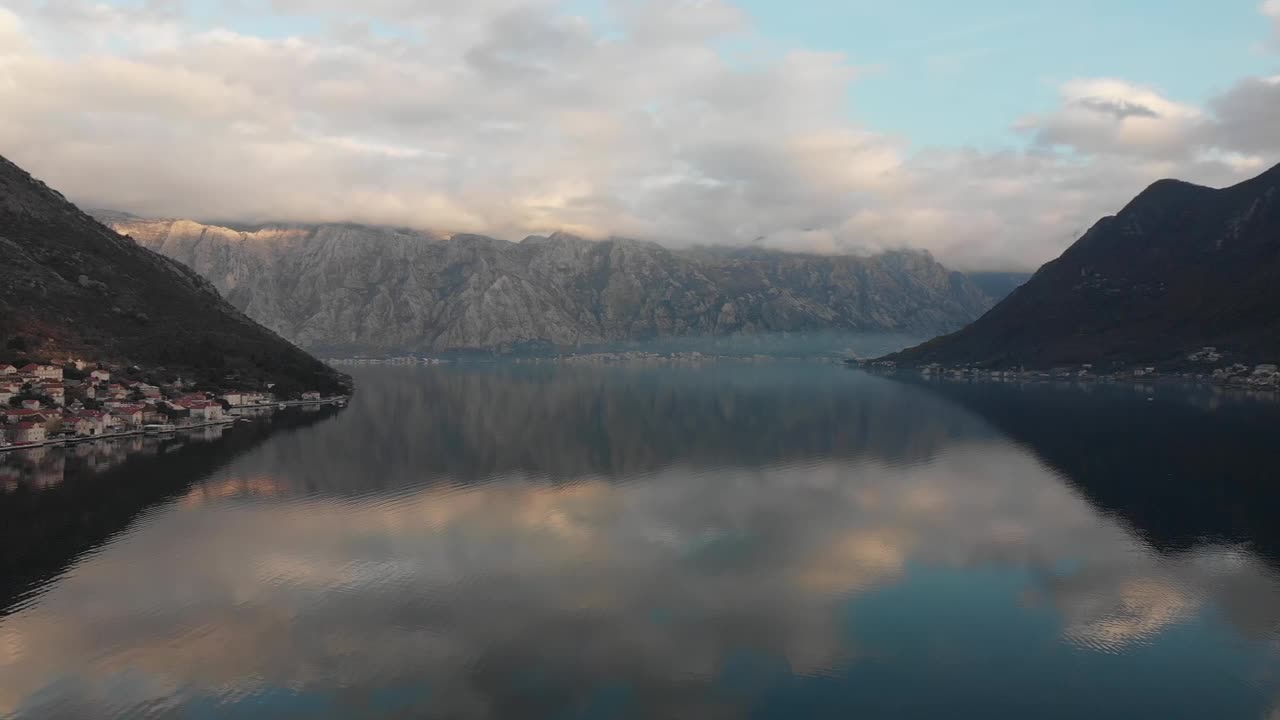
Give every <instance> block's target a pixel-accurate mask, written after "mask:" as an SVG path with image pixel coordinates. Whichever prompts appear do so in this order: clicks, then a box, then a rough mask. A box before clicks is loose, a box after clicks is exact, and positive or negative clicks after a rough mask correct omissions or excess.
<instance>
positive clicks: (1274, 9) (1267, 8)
mask: <svg viewBox="0 0 1280 720" xmlns="http://www.w3.org/2000/svg"><path fill="white" fill-rule="evenodd" d="M1259 10H1261V11H1262V14H1263V15H1266V16H1267V17H1269V18H1271V22H1272V26H1273V28H1274V30H1275V34H1276V37H1277V38H1280V0H1266V2H1264V3H1262V5H1261V7H1260V8H1259Z"/></svg>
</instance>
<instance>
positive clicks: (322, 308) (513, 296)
mask: <svg viewBox="0 0 1280 720" xmlns="http://www.w3.org/2000/svg"><path fill="white" fill-rule="evenodd" d="M99 217H101V218H103V220H104V221H105V222H107V223H109V224H110V225H112V226H113V227H114V228H115V229H116V230H118V231H119V232H121V233H124V234H127V235H129V236H131V237H132V238H134V239H135V240H136V241H137V242H138V243H139V244H141V245H142V246H144V247H147V248H150V249H152V250H156V251H157V252H160V253H163V254H165V255H167V256H169V257H171V258H174V259H176V260H179V261H180V262H182V263H184V264H187V265H189V266H191V267H192V268H194V269H195V270H196V271H197V272H199V273H200V274H201V275H203V276H204V277H206V278H208V279H209V280H210V281H211V282H212V283H213V284H214V285H215V286H216V287H217V288H218V289H219V290H220V291H221V292H222V293H223V295H224V296H225V297H226V298H227V299H228V300H229V301H230V302H231V303H232V304H234V305H235V306H236V307H238V308H240V309H242V310H243V311H244V312H245V313H247V314H248V315H249V316H250V317H253V318H255V319H256V320H258V321H259V322H261V323H263V324H265V325H266V326H267V327H270V328H272V329H273V330H275V331H276V332H279V333H280V334H282V335H284V336H285V337H287V338H290V339H292V340H293V341H295V342H297V343H298V344H300V345H302V346H303V347H306V348H309V349H312V350H315V351H318V352H326V353H334V354H341V353H392V352H441V351H456V350H473V349H481V350H494V349H512V348H522V347H529V348H532V347H538V346H543V347H546V346H580V345H591V344H600V343H609V342H615V341H629V340H648V339H658V338H669V337H682V336H725V335H735V334H755V333H769V332H782V331H787V332H805V331H819V330H847V331H889V332H901V333H905V334H914V335H916V336H928V335H933V334H937V333H939V332H945V331H949V330H953V329H955V328H957V327H960V326H962V325H963V324H964V323H966V322H969V321H970V320H972V319H974V318H976V317H977V316H978V315H980V314H981V313H982V312H984V311H985V310H986V309H987V308H988V307H989V306H990V305H991V304H992V302H993V301H992V300H991V299H990V298H988V297H987V296H986V295H985V294H984V293H983V292H982V291H981V290H980V289H978V288H977V287H976V286H975V285H974V284H972V283H971V282H969V281H968V280H967V279H966V278H965V277H964V276H963V275H960V274H957V273H953V272H950V271H948V270H947V269H946V268H945V267H943V266H942V265H940V264H938V263H937V262H935V261H934V260H933V259H932V258H931V257H929V256H928V255H925V254H920V253H907V252H901V253H888V254H885V255H881V256H878V257H873V258H855V257H823V256H815V255H800V254H788V253H781V252H770V251H763V250H710V249H703V250H694V251H673V250H670V249H667V248H664V247H662V246H659V245H656V244H653V243H646V242H640V241H635V240H620V239H611V240H606V241H599V242H597V241H589V240H583V239H581V238H576V237H573V236H570V235H565V234H556V235H552V236H550V237H540V236H534V237H529V238H526V239H524V240H523V241H521V242H518V243H512V242H507V241H505V240H497V239H494V238H490V237H483V236H478V235H457V236H454V237H452V238H449V239H442V238H438V237H432V236H429V235H426V234H423V233H418V232H413V231H407V230H397V229H389V228H378V227H367V226H358V225H320V226H288V225H268V226H262V227H255V228H239V229H233V228H228V227H220V226H216V225H205V224H201V223H196V222H191V221H187V220H147V219H140V218H135V217H131V216H126V215H120V214H100V215H99Z"/></svg>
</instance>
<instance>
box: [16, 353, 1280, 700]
mask: <svg viewBox="0 0 1280 720" xmlns="http://www.w3.org/2000/svg"><path fill="white" fill-rule="evenodd" d="M356 381H357V387H358V392H357V394H356V396H355V397H354V398H353V401H352V403H351V405H350V407H348V408H346V409H344V410H342V411H340V412H339V411H330V410H325V411H318V412H315V413H311V414H304V413H298V412H290V413H285V414H282V415H279V416H276V417H274V418H271V419H261V420H258V421H256V422H254V423H249V424H245V425H240V426H236V427H235V428H233V429H231V430H228V431H227V432H226V433H223V434H219V435H217V436H211V437H205V438H199V439H193V440H188V441H183V442H176V443H174V444H172V445H171V446H166V445H154V444H153V445H145V444H143V443H141V442H140V441H139V443H137V444H136V447H135V446H129V447H120V448H117V449H115V450H110V449H107V448H103V449H99V450H95V451H89V450H80V449H68V450H60V449H56V450H43V451H40V454H39V455H38V456H33V455H31V454H23V453H15V454H10V455H9V456H8V457H5V458H3V459H0V482H3V483H4V486H3V494H0V522H3V528H0V543H2V544H3V550H2V551H0V558H3V559H4V565H3V568H4V582H3V584H2V585H0V606H2V607H3V608H4V610H3V611H0V717H6V718H10V717H11V718H23V719H25V718H151V717H154V718H215V717H216V718H223V717H226V718H384V717H385V718H409V717H412V718H418V717H440V718H499V717H502V718H506V717H514V718H615V717H616V718H631V717H634V718H649V717H698V718H747V717H750V718H796V717H816V718H825V717H831V718H837V717H838V718H845V717H892V718H937V717H940V716H951V717H983V718H1023V717H1028V716H1032V717H1041V718H1076V717H1093V718H1133V717H1160V718H1205V717H1213V718H1252V719H1255V720H1268V719H1270V718H1274V717H1277V713H1278V712H1280V709H1278V708H1280V530H1278V529H1277V528H1276V523H1275V519H1276V517H1277V510H1280V488H1278V483H1277V482H1276V480H1277V477H1278V476H1280V473H1277V471H1276V468H1277V467H1278V466H1280V445H1278V444H1277V443H1276V438H1277V428H1280V407H1277V404H1276V403H1275V401H1274V397H1271V396H1251V395H1246V394H1231V393H1225V392H1221V391H1215V390H1212V389H1206V388H1179V387H1170V386H1159V387H1155V386H1153V387H1135V386H1085V387H1076V386H1063V387H1057V386H1052V385H1014V384H972V385H970V384H963V385H962V384H945V383H942V384H931V385H928V384H922V383H915V382H903V381H898V380H894V379H888V378H881V377H875V376H871V375H866V374H863V373H860V372H857V371H852V370H848V369H846V368H843V367H837V366H828V365H814V364H788V363H777V364H759V365H752V364H741V365H738V364H716V365H706V366H698V367H678V366H677V367H572V366H546V365H504V364H492V365H483V364H473V365H457V366H432V367H362V368H358V369H357V372H356Z"/></svg>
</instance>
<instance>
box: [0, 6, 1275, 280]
mask: <svg viewBox="0 0 1280 720" xmlns="http://www.w3.org/2000/svg"><path fill="white" fill-rule="evenodd" d="M1275 128H1280V0H1264V1H1260V0H1215V1H1214V2H1205V1H1204V0H1159V1H1157V0H1126V1H1123V2H1122V1H1117V0H1111V1H1110V2H1104V1H1102V0H1078V1H1077V2H1073V3H1062V2H1060V0H1052V1H1050V0H1022V1H1020V2H1010V1H1009V0H970V1H968V2H964V3H955V2H941V1H940V0H929V1H928V2H926V1H925V0H895V1H894V2H886V1H885V0H879V1H873V0H841V1H837V0H821V1H810V2H799V1H798V2H788V3H782V2H777V0H736V1H735V0H651V1H645V0H469V1H468V2H465V3H463V2H455V1H449V2H445V1H442V0H364V1H363V2H360V3H349V2H342V1H340V0H225V1H223V0H110V1H101V0H100V1H97V2H94V1H92V0H0V154H3V155H5V156H7V157H9V158H10V159H11V160H13V161H15V162H17V163H18V164H20V165H22V166H23V167H25V168H26V169H28V170H29V171H31V172H32V173H34V174H35V175H36V176H37V177H40V178H41V179H43V180H45V181H46V182H48V183H49V184H50V185H52V186H53V187H55V188H58V189H60V190H62V191H63V192H64V193H65V194H66V195H67V196H68V197H69V198H71V199H72V200H74V201H76V202H78V203H80V204H82V205H84V206H87V207H93V208H109V209H115V210H124V211H129V212H135V213H138V214H141V215H150V216H165V217H189V218H194V219H199V220H208V221H240V222H263V221H286V222H330V221H353V222H367V223H377V224H390V225H403V226H409V227H417V228H421V229H424V230H431V231H434V232H438V233H453V232H482V233H487V234H492V235H495V236H498V237H506V238H510V239H519V238H521V237H523V236H524V235H527V234H533V233H546V232H552V231H556V230H564V231H568V232H575V233H578V234H582V235H585V236H588V237H605V236H610V235H621V236H628V237H638V238H643V239H650V240H656V241H659V242H662V243H665V244H669V245H672V246H685V245H695V244H733V245H744V244H762V245H765V246H770V247H778V248H785V249H792V250H797V251H805V252H824V253H868V252H877V251H880V250H885V249H896V248H914V249H922V250H928V251H930V252H931V253H933V254H934V256H936V257H937V258H939V259H940V260H942V261H943V262H945V263H947V264H949V265H951V266H953V267H956V268H957V269H962V270H976V269H1002V270H1003V269H1032V268H1034V267H1036V266H1038V265H1039V264H1041V263H1043V262H1045V261H1047V260H1050V259H1052V258H1053V257H1056V256H1057V255H1058V254H1059V253H1060V252H1061V251H1062V250H1064V249H1065V248H1066V247H1067V246H1068V245H1070V243H1071V242H1072V241H1073V240H1074V239H1075V238H1077V237H1078V236H1079V235H1081V234H1082V233H1083V232H1084V231H1085V230H1087V229H1088V228H1089V226H1091V225H1092V224H1093V223H1094V222H1096V221H1097V219H1098V218H1100V217H1102V216H1104V215H1107V214H1112V213H1114V212H1116V211H1117V210H1119V208H1121V207H1123V205H1124V204H1125V203H1126V202H1127V201H1128V200H1129V199H1130V198H1132V197H1133V196H1134V195H1135V194H1137V193H1138V192H1140V191H1141V190H1142V189H1143V188H1144V187H1146V186H1147V185H1149V184H1150V183H1152V182H1154V181H1155V180H1158V179H1160V178H1164V177H1178V178H1182V179H1185V180H1189V181H1193V182H1198V183H1202V184H1206V185H1210V186H1215V187H1220V186H1226V185H1230V184H1232V183H1235V182H1238V181H1240V180H1243V179H1247V178H1248V177H1251V176H1252V175H1255V174H1257V173H1259V172H1261V171H1263V170H1265V169H1267V168H1268V167H1270V166H1271V165H1273V164H1275V163H1276V162H1280V132H1276V131H1275Z"/></svg>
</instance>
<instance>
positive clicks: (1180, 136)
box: [1019, 79, 1203, 158]
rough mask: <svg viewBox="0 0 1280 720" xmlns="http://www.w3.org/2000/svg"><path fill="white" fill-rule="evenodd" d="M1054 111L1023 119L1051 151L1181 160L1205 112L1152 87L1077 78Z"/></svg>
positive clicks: (1064, 90)
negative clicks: (1054, 148)
mask: <svg viewBox="0 0 1280 720" xmlns="http://www.w3.org/2000/svg"><path fill="white" fill-rule="evenodd" d="M1061 94H1062V105H1061V106H1060V107H1059V108H1058V109H1057V110H1055V111H1054V112H1052V113H1050V114H1047V115H1042V116H1032V117H1028V118H1025V119H1023V120H1022V122H1021V123H1020V125H1019V127H1021V128H1022V129H1024V130H1028V131H1032V132H1033V133H1034V136H1035V142H1036V143H1037V144H1039V145H1042V146H1045V147H1067V148H1070V149H1072V150H1075V151H1077V152H1081V153H1084V154H1090V155H1094V154H1114V155H1140V156H1143V155H1145V156H1148V157H1153V158H1177V157H1178V156H1179V154H1181V153H1185V152H1189V151H1190V150H1191V148H1192V145H1191V143H1190V140H1191V138H1192V137H1193V136H1194V134H1195V131H1196V127H1197V126H1198V125H1199V123H1200V122H1201V121H1202V117H1203V112H1202V111H1201V110H1200V109H1199V108H1196V107H1192V106H1189V105H1184V104H1181V103H1177V102H1173V101H1171V100H1168V99H1166V98H1164V97H1163V96H1161V95H1160V94H1159V93H1158V92H1156V91H1155V90H1153V89H1150V88H1144V87H1139V86H1136V85H1133V84H1130V83H1127V82H1124V81H1122V80H1115V79H1080V80H1072V81H1070V82H1068V83H1066V84H1064V85H1063V86H1062V88H1061Z"/></svg>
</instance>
